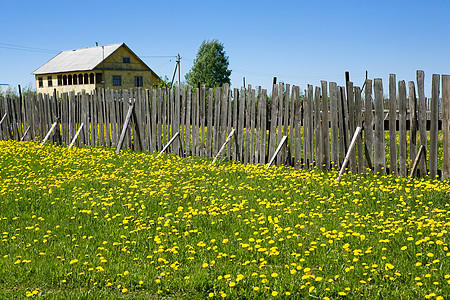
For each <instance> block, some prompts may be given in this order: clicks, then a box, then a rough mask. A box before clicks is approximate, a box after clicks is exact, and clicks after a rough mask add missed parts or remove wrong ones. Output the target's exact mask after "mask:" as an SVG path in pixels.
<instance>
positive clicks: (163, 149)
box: [156, 132, 180, 157]
mask: <svg viewBox="0 0 450 300" xmlns="http://www.w3.org/2000/svg"><path fill="white" fill-rule="evenodd" d="M179 135H180V133H179V132H177V133H175V135H174V136H173V137H172V138H171V139H170V141H169V142H168V143H167V145H165V146H164V147H163V148H162V150H161V151H160V152H159V153H158V155H157V156H156V157H159V156H160V155H161V154H163V153H164V151H166V150H167V148H169V146H170V145H171V144H172V143H173V141H175V139H176V138H177V137H179Z"/></svg>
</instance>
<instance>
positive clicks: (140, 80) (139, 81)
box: [134, 76, 144, 87]
mask: <svg viewBox="0 0 450 300" xmlns="http://www.w3.org/2000/svg"><path fill="white" fill-rule="evenodd" d="M143 85H144V78H142V76H134V86H137V87H140V86H143Z"/></svg>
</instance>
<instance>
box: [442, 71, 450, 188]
mask: <svg viewBox="0 0 450 300" xmlns="http://www.w3.org/2000/svg"><path fill="white" fill-rule="evenodd" d="M442 137H443V143H442V148H443V158H442V179H444V180H447V179H449V177H450V75H442Z"/></svg>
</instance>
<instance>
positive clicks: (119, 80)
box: [113, 76, 122, 86]
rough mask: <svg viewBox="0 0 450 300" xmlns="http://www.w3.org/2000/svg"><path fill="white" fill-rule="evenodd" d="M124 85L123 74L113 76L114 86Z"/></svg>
mask: <svg viewBox="0 0 450 300" xmlns="http://www.w3.org/2000/svg"><path fill="white" fill-rule="evenodd" d="M119 85H122V76H113V86H119Z"/></svg>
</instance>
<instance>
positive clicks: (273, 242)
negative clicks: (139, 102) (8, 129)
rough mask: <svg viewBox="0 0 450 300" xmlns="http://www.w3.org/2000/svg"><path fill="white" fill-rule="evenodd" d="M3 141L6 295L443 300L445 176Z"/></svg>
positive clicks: (446, 278)
mask: <svg viewBox="0 0 450 300" xmlns="http://www.w3.org/2000/svg"><path fill="white" fill-rule="evenodd" d="M209 164H210V161H209V160H205V159H198V158H195V159H194V158H179V157H176V156H172V155H165V156H161V157H159V158H156V153H137V152H131V151H123V152H122V153H120V154H119V155H115V154H114V151H113V150H112V149H108V148H98V147H97V148H95V147H92V148H78V149H73V150H70V151H67V150H66V148H65V147H59V146H51V145H50V146H44V147H39V146H38V144H37V143H34V142H29V143H28V142H27V143H19V142H14V141H8V142H0V168H1V171H0V178H1V182H2V183H1V186H0V208H1V209H0V233H1V234H2V236H1V242H0V294H2V295H3V296H2V298H25V297H44V298H74V299H85V298H92V299H111V298H137V299H148V298H150V299H158V298H161V299H162V298H165V299H167V298H176V299H186V298H191V299H205V298H209V297H210V298H215V299H221V298H231V299H263V298H264V299H267V298H292V299H301V298H308V297H313V298H321V299H327V298H360V297H363V298H368V299H375V298H377V299H378V298H411V299H417V298H424V297H428V298H433V299H434V298H438V299H439V297H441V298H440V299H442V297H445V296H447V295H449V294H450V264H449V258H450V251H449V249H448V243H449V238H448V232H447V231H448V230H449V227H450V210H449V202H448V199H449V191H450V184H449V182H448V181H447V182H442V181H438V180H429V179H421V180H409V179H407V178H401V177H399V178H395V177H392V176H377V175H370V174H365V175H349V174H348V175H345V176H344V177H343V179H342V180H341V181H340V182H339V183H338V182H336V181H335V178H336V177H337V172H336V171H325V172H322V171H318V170H316V169H314V170H309V171H304V170H294V169H291V168H286V167H272V168H271V169H269V170H266V169H265V168H263V167H260V166H254V165H243V164H238V163H232V162H221V163H220V164H217V165H215V166H213V167H210V166H209Z"/></svg>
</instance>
